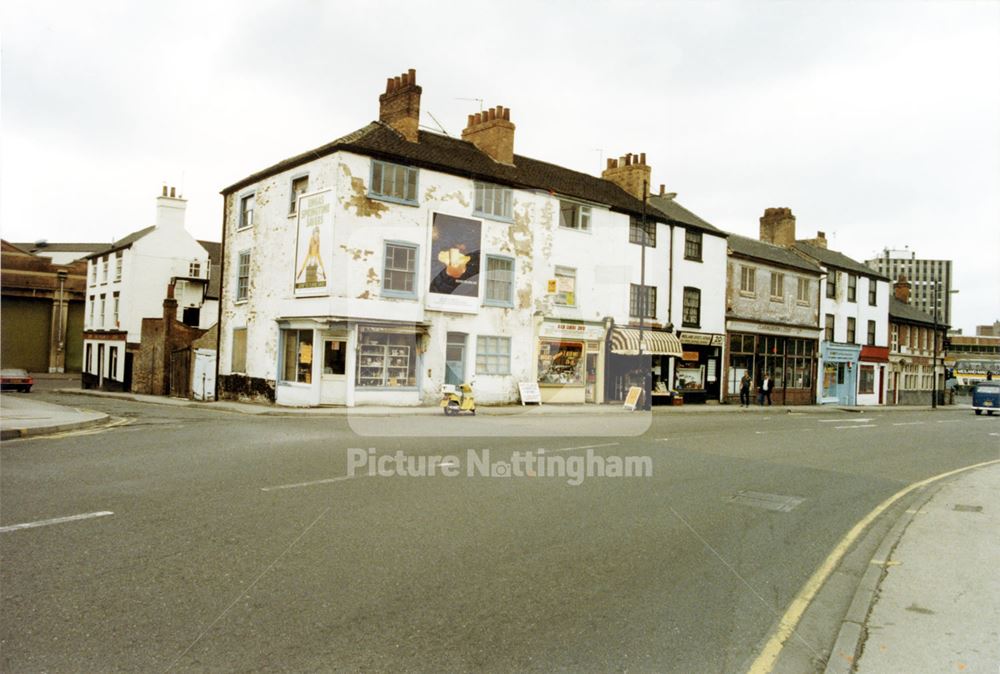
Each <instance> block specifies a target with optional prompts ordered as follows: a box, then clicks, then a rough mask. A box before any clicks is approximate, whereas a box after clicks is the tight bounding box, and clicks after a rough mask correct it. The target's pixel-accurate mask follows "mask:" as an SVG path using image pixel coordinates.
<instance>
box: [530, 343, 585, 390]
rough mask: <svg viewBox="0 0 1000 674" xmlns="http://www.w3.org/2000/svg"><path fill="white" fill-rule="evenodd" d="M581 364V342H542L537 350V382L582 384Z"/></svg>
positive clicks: (582, 362)
mask: <svg viewBox="0 0 1000 674" xmlns="http://www.w3.org/2000/svg"><path fill="white" fill-rule="evenodd" d="M583 364H584V361H583V343H582V342H549V341H545V342H542V343H541V344H540V345H539V350H538V383H539V384H558V385H571V386H572V385H582V384H583Z"/></svg>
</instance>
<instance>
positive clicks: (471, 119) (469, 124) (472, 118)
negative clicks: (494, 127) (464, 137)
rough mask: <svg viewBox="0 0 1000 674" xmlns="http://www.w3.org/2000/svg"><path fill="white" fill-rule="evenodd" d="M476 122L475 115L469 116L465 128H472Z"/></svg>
mask: <svg viewBox="0 0 1000 674" xmlns="http://www.w3.org/2000/svg"><path fill="white" fill-rule="evenodd" d="M475 121H476V116H475V115H469V122H468V123H467V124H466V125H465V126H466V127H470V126H472V125H473V124H474V123H475Z"/></svg>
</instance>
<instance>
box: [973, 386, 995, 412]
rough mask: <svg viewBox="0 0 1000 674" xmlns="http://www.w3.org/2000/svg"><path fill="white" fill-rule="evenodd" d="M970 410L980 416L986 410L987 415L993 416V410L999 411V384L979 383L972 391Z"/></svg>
mask: <svg viewBox="0 0 1000 674" xmlns="http://www.w3.org/2000/svg"><path fill="white" fill-rule="evenodd" d="M972 409H974V410H976V414H982V413H983V410H986V413H987V414H993V410H996V409H1000V382H995V381H981V382H979V383H978V384H976V388H974V389H972Z"/></svg>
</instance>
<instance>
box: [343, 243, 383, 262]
mask: <svg viewBox="0 0 1000 674" xmlns="http://www.w3.org/2000/svg"><path fill="white" fill-rule="evenodd" d="M340 249H341V250H342V251H344V252H345V253H347V254H348V255H350V256H351V259H352V260H354V261H357V260H361V261H362V262H367V261H368V258H369V257H371V256H372V255H374V254H375V251H374V250H366V249H364V248H348V247H347V246H345V245H344V244H340Z"/></svg>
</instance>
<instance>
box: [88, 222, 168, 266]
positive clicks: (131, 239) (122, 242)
mask: <svg viewBox="0 0 1000 674" xmlns="http://www.w3.org/2000/svg"><path fill="white" fill-rule="evenodd" d="M154 229H156V225H150V226H149V227H145V228H143V229H140V230H138V231H136V232H132V233H131V234H129V235H128V236H126V237H125V238H123V239H118V240H117V241H115V242H113V243H112V244H111V245H109V246H105V247H104V248H103V249H102V250H99V251H97V252H96V253H91V254H90V255H88V256H87V259H88V260H89V259H91V258H95V257H100V256H102V255H107V254H108V253H113V252H115V251H116V250H121V249H122V248H128V247H129V246H131V245H132V244H133V243H135V242H136V241H138V240H139V239H141V238H142V237H144V236H146V235H147V234H149V233H150V232H152V231H153V230H154Z"/></svg>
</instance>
